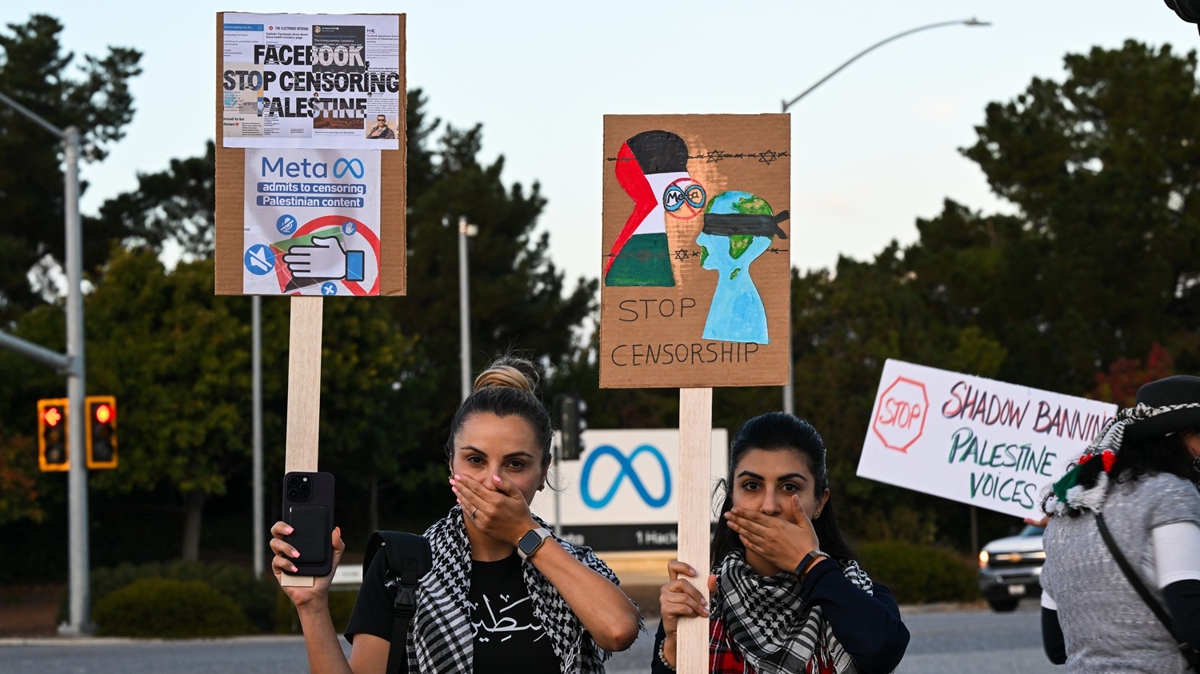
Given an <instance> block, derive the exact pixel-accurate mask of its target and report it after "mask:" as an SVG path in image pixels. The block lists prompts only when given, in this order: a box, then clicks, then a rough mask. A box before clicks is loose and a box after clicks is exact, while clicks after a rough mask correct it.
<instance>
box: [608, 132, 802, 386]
mask: <svg viewBox="0 0 1200 674" xmlns="http://www.w3.org/2000/svg"><path fill="white" fill-rule="evenodd" d="M790 147H791V136H790V127H789V117H788V116H787V115H778V114H776V115H662V116H648V115H640V116H639V115H606V116H605V117H604V164H603V165H604V217H603V222H604V231H603V237H602V252H601V256H602V257H601V259H602V261H603V265H602V267H601V295H600V297H601V310H600V352H601V353H600V355H601V358H600V386H601V387H604V388H638V387H663V388H665V387H680V388H689V387H691V388H695V387H710V386H768V385H783V384H784V383H786V381H787V377H788V359H789V356H790V352H791V346H790V334H789V326H790V315H789V308H790V299H789V298H790V269H791V262H790V260H791V257H790V254H789V249H790V246H791V244H792V239H791V234H790V232H791V228H790V222H789V215H788V208H789V196H790V185H791V183H790V179H791V156H790V153H789V148H790Z"/></svg>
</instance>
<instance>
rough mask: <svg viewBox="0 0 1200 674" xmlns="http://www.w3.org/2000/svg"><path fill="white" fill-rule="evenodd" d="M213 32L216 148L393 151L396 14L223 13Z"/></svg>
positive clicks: (397, 87)
mask: <svg viewBox="0 0 1200 674" xmlns="http://www.w3.org/2000/svg"><path fill="white" fill-rule="evenodd" d="M222 29H223V30H222V41H221V44H220V45H218V54H220V56H219V57H218V58H219V60H220V63H219V64H218V72H220V74H221V77H220V82H219V87H220V89H219V94H220V95H221V104H222V107H221V120H222V131H223V133H222V134H221V135H220V136H218V138H220V139H221V141H220V142H221V144H222V145H223V146H224V147H242V148H246V147H268V148H284V147H291V148H309V149H356V150H396V149H399V147H400V138H403V135H402V134H400V133H397V132H398V130H399V129H400V125H401V124H402V122H403V120H404V115H403V114H402V113H403V110H404V108H403V106H402V104H401V100H402V99H403V98H404V97H405V91H404V70H403V67H402V54H403V49H402V45H403V31H404V23H403V21H402V20H401V19H400V17H399V16H397V15H395V14H392V15H379V14H374V15H372V14H357V15H336V14H314V15H305V14H244V13H238V12H228V13H226V14H225V15H224V21H223V25H222Z"/></svg>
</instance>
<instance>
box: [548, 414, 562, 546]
mask: <svg viewBox="0 0 1200 674" xmlns="http://www.w3.org/2000/svg"><path fill="white" fill-rule="evenodd" d="M562 434H563V432H562V431H561V430H560V431H559V432H558V433H557V436H558V437H556V438H555V439H554V483H553V484H551V485H550V488H551V490H552V491H553V492H554V535H555V536H558V537H559V538H562V484H560V483H561V482H562Z"/></svg>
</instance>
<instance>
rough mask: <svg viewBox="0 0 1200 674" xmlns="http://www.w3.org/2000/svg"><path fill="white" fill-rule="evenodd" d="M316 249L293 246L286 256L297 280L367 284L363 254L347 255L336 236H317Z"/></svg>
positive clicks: (348, 253)
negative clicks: (315, 279)
mask: <svg viewBox="0 0 1200 674" xmlns="http://www.w3.org/2000/svg"><path fill="white" fill-rule="evenodd" d="M311 244H312V245H308V246H292V247H291V248H289V249H288V252H287V254H286V255H284V256H283V263H284V264H285V265H287V268H288V271H289V272H291V274H292V276H295V277H297V278H317V279H345V280H347V281H361V280H363V252H362V251H361V250H351V251H347V250H345V249H344V248H342V242H341V241H340V240H339V239H338V238H337V237H336V236H328V237H320V236H314V237H312V241H311Z"/></svg>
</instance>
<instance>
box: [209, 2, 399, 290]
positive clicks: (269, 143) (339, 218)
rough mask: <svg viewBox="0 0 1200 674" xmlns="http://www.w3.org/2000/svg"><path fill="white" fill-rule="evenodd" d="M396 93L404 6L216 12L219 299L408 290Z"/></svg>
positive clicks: (217, 281) (397, 96)
mask: <svg viewBox="0 0 1200 674" xmlns="http://www.w3.org/2000/svg"><path fill="white" fill-rule="evenodd" d="M227 32H228V34H229V38H228V39H226V33H227ZM245 58H249V59H250V63H249V64H248V65H247V64H246V63H245V62H244V61H239V60H238V59H245ZM360 60H361V61H362V63H359V61H360ZM239 63H240V64H241V65H238V64H239ZM243 66H245V67H243ZM250 66H254V68H251V67H250ZM251 73H255V74H251ZM254 85H258V86H259V87H260V88H259V89H254V88H253V86H254ZM229 87H232V88H229ZM272 87H275V88H272ZM361 88H365V89H366V91H359V89H361ZM393 89H394V91H393ZM404 91H405V78H404V15H403V14H378V15H352V16H335V15H324V14H322V15H311V16H310V15H301V14H282V15H254V14H232V13H229V14H223V13H218V14H217V77H216V130H217V137H218V138H219V139H221V140H220V141H219V142H218V143H217V147H216V164H217V167H216V168H217V172H216V195H217V198H216V202H217V203H216V284H215V285H216V292H217V294H218V295H243V294H245V295H321V296H326V297H328V296H357V295H404V294H405V289H406V279H405V274H406V252H405V240H406V234H405V211H406V205H405V184H404V181H405V145H404V143H400V142H399V140H398V139H400V138H403V137H404V135H405V124H404V121H405V100H406V98H405V95H404ZM251 94H255V95H254V96H252V95H251ZM296 96H299V97H300V99H303V100H306V101H308V102H307V103H305V104H304V105H303V106H302V105H301V104H300V103H299V102H297V101H298V100H300V99H296V100H292V99H293V98H295V97H296ZM251 98H253V99H254V101H255V103H254V105H255V107H254V108H253V109H251V106H250V104H249V102H250V99H251ZM359 98H362V99H363V100H365V101H366V102H363V101H360V100H358V99H359ZM285 99H286V101H288V102H284V100H285ZM326 99H328V100H326ZM342 99H346V100H342ZM351 99H353V100H351ZM322 101H325V102H322ZM329 101H333V102H332V103H331V102H329ZM347 101H348V102H347ZM260 104H261V106H260ZM260 107H261V110H260V109H259V108H260ZM301 107H303V108H304V110H305V111H307V117H305V116H300V115H297V110H299V109H300V108H301ZM260 115H261V116H260ZM252 117H253V118H254V119H253V120H252V119H251V118H252ZM254 120H257V121H254ZM247 126H249V127H252V128H250V129H249V130H247V129H246V127H247ZM231 128H232V129H234V130H235V131H230V129H231ZM237 129H241V130H240V131H238V130H237ZM245 148H250V149H245ZM321 148H324V149H321Z"/></svg>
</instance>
